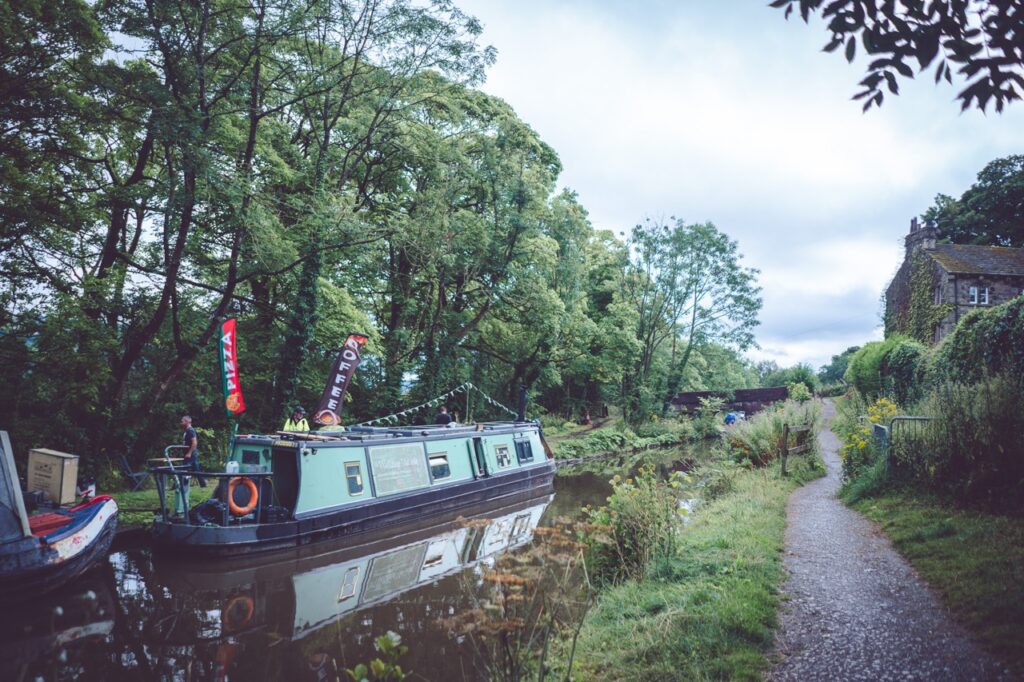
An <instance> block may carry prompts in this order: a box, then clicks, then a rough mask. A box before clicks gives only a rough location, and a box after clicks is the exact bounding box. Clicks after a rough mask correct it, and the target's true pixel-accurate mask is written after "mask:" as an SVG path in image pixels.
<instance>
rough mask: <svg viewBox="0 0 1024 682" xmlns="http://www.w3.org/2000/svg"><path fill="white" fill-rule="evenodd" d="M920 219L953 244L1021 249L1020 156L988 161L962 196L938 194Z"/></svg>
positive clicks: (1023, 170)
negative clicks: (930, 223) (931, 222)
mask: <svg viewBox="0 0 1024 682" xmlns="http://www.w3.org/2000/svg"><path fill="white" fill-rule="evenodd" d="M923 217H924V218H925V220H934V221H936V223H938V226H939V235H940V236H941V237H943V238H945V239H948V240H950V241H951V242H953V243H954V244H985V245H989V246H1015V247H1024V155H1021V154H1016V155H1013V156H1007V157H1005V158H1002V159H996V160H994V161H991V162H989V163H988V164H987V165H986V166H985V167H984V168H983V169H982V170H981V172H980V173H978V179H977V181H976V182H975V183H974V184H973V185H971V187H970V189H968V190H967V191H966V192H964V193H963V196H961V197H960V198H959V199H954V198H952V197H949V196H946V195H945V194H939V195H938V196H936V197H935V204H934V205H933V206H932V207H931V208H929V209H928V210H927V211H925V213H924V216H923Z"/></svg>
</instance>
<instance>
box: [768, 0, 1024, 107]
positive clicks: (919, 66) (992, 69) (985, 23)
mask: <svg viewBox="0 0 1024 682" xmlns="http://www.w3.org/2000/svg"><path fill="white" fill-rule="evenodd" d="M771 6H772V7H775V8H783V7H784V8H785V15H786V17H787V18H788V17H789V16H790V14H792V12H793V9H794V8H795V7H798V8H799V10H800V16H801V17H802V18H803V20H804V22H808V21H809V19H810V15H811V14H814V13H818V12H820V13H821V16H822V18H823V19H824V20H825V21H826V22H827V23H828V30H829V31H830V32H831V34H832V38H831V40H829V42H828V43H827V44H826V45H825V48H824V49H825V51H826V52H834V51H836V50H838V49H840V48H842V49H843V51H844V53H845V55H846V60H847V61H849V62H853V60H854V57H855V56H856V54H857V43H858V42H860V44H861V47H862V49H863V50H864V51H865V52H866V53H867V54H868V55H869V56H870V57H872V61H871V62H870V63H869V64H868V68H867V75H866V76H865V77H864V79H863V80H862V81H861V82H860V85H861V86H862V87H863V89H862V90H861V91H860V92H858V93H857V94H856V95H854V99H859V100H864V111H867V110H868V109H870V108H871V107H872V106H880V105H881V104H882V101H883V100H884V98H885V92H884V91H885V90H888V91H889V92H890V93H892V94H894V95H898V94H899V81H900V79H902V78H913V77H914V73H915V71H916V72H918V73H923V72H924V71H925V69H928V68H929V67H930V66H931V65H932V64H933V63H934V64H935V71H934V77H935V82H936V83H938V82H939V81H940V80H942V79H945V80H946V81H947V82H949V83H952V82H953V69H954V68H955V69H956V72H957V73H958V74H959V76H960V77H961V78H962V80H963V81H964V82H965V84H966V85H965V87H964V88H963V89H962V90H961V91H960V92H959V93H958V94H957V99H958V100H960V106H961V110H966V109H968V108H969V107H971V106H972V104H973V106H976V107H977V108H978V109H981V110H982V111H985V110H986V108H987V107H988V104H989V103H990V102H992V103H994V105H995V109H996V111H999V112H1001V111H1002V110H1003V108H1004V107H1005V106H1006V105H1007V104H1009V103H1011V102H1013V101H1015V100H1019V99H1020V98H1021V96H1022V95H1024V40H1021V36H1022V35H1024V11H1022V9H1021V3H1020V0H900V1H899V2H896V1H894V0H829V2H827V3H826V1H825V0H774V2H772V3H771Z"/></svg>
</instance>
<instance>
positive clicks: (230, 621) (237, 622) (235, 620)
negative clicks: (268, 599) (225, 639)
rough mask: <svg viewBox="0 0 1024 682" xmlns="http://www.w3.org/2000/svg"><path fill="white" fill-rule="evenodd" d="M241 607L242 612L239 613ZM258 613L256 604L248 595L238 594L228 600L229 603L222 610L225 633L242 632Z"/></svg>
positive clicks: (222, 623)
mask: <svg viewBox="0 0 1024 682" xmlns="http://www.w3.org/2000/svg"><path fill="white" fill-rule="evenodd" d="M239 607H241V611H239ZM255 612H256V603H255V602H254V601H253V600H252V597H250V596H249V595H247V594H244V593H243V594H236V595H235V596H234V597H232V598H231V599H229V600H228V603H227V604H226V605H225V606H224V608H223V609H221V612H220V613H221V616H220V618H221V625H223V626H224V631H225V632H237V631H238V630H241V629H242V628H244V627H245V626H246V625H248V624H249V621H250V620H252V615H253V614H254V613H255Z"/></svg>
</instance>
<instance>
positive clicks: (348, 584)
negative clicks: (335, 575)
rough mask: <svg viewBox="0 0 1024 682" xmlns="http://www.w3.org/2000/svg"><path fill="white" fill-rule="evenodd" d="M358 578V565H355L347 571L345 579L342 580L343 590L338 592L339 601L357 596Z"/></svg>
mask: <svg viewBox="0 0 1024 682" xmlns="http://www.w3.org/2000/svg"><path fill="white" fill-rule="evenodd" d="M358 579H359V567H358V566H353V567H352V568H350V569H348V570H347V571H345V579H344V580H342V581H341V592H340V593H339V594H338V601H344V600H346V599H350V598H352V597H354V596H356V580H358Z"/></svg>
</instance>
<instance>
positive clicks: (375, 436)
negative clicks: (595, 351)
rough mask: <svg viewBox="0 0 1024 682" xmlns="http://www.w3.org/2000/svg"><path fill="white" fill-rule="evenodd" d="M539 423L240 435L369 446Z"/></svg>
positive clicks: (448, 425) (507, 428)
mask: <svg viewBox="0 0 1024 682" xmlns="http://www.w3.org/2000/svg"><path fill="white" fill-rule="evenodd" d="M536 426H537V422H536V421H522V422H520V421H501V422H480V423H474V424H455V423H452V424H445V425H442V424H426V425H423V426H361V425H358V424H357V425H354V426H349V427H346V430H345V431H330V430H321V431H308V432H298V431H278V432H277V433H276V434H275V435H272V436H269V435H262V434H247V435H245V434H239V435H238V438H239V439H255V440H266V439H274V440H282V439H285V440H296V441H311V442H334V443H341V442H352V441H356V442H367V441H384V440H391V439H394V438H431V439H433V438H458V437H460V436H462V437H465V436H471V435H473V434H474V433H507V432H509V431H514V430H517V429H518V430H522V429H528V428H536Z"/></svg>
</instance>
